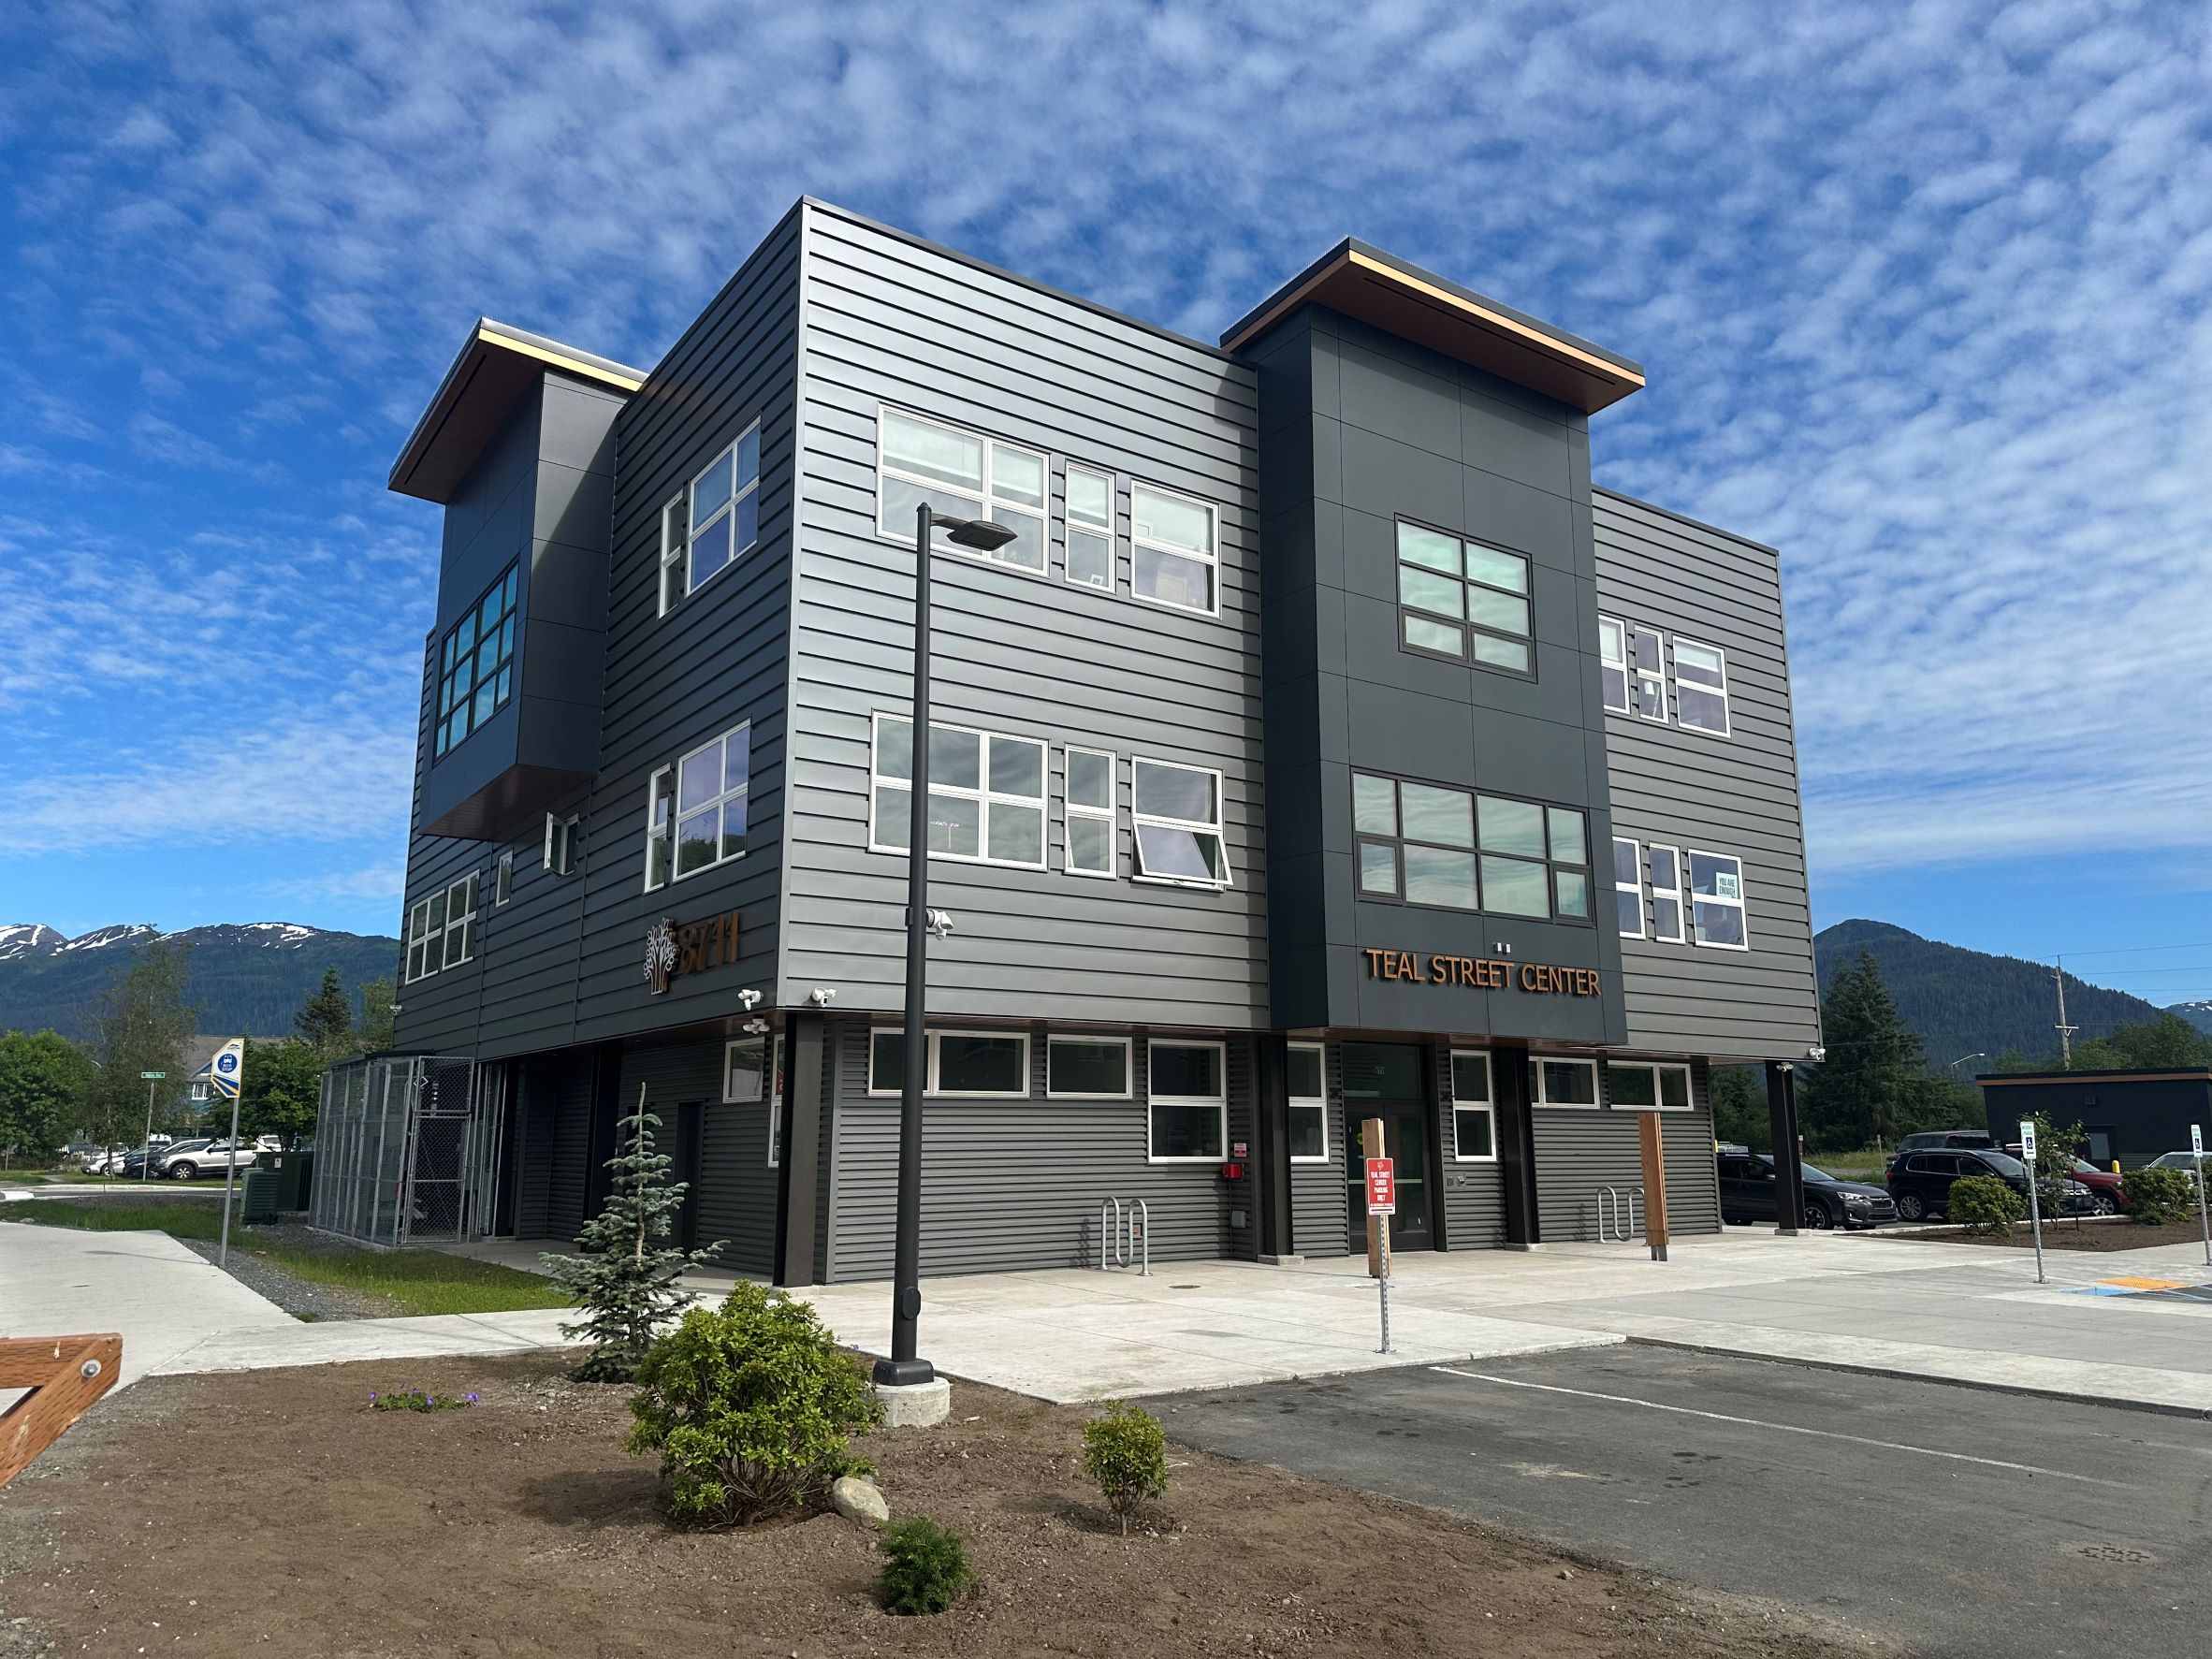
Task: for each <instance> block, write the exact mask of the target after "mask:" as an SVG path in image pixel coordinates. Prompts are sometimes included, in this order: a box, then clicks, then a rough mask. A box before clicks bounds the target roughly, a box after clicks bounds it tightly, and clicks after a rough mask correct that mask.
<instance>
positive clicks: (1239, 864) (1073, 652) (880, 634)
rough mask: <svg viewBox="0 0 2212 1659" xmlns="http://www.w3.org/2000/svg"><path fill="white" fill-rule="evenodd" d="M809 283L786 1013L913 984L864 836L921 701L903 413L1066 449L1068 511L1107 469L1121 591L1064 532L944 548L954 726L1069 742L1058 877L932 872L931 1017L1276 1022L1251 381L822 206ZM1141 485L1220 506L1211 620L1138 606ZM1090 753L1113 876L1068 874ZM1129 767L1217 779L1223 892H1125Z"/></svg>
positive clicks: (1056, 778)
mask: <svg viewBox="0 0 2212 1659" xmlns="http://www.w3.org/2000/svg"><path fill="white" fill-rule="evenodd" d="M805 271H806V277H805V288H804V294H805V305H804V318H805V324H804V355H803V365H804V367H803V385H804V400H805V410H804V416H803V427H804V441H805V446H806V460H805V476H804V481H803V488H804V491H805V501H804V504H803V506H802V508H801V522H800V529H799V549H800V550H799V563H798V605H797V610H796V621H795V629H794V636H793V637H794V647H793V672H792V688H791V698H792V707H791V719H792V749H793V778H794V786H793V792H792V799H791V809H790V812H789V814H788V817H787V819H786V822H785V835H786V854H785V856H786V859H787V862H788V865H789V877H788V880H787V881H786V891H785V896H784V926H785V930H786V931H785V938H784V940H783V950H784V953H783V968H782V971H783V980H782V984H781V998H782V1000H784V1001H785V1002H786V1003H791V1002H795V1001H798V1000H801V999H803V998H804V997H806V996H807V995H808V993H809V992H810V991H811V990H812V989H813V988H814V987H815V986H817V985H822V986H828V987H832V988H835V989H836V990H837V992H838V993H839V997H840V1001H839V1003H838V1007H839V1008H840V1009H848V1008H852V1007H856V1006H857V1007H860V1008H863V1009H866V1008H876V1009H882V1010H890V1009H894V1008H895V1007H897V1006H898V1005H899V1001H900V997H901V986H902V984H903V980H904V942H903V939H902V937H901V935H900V931H899V929H900V919H901V917H902V915H903V910H904V905H905V897H906V880H907V873H906V864H905V860H904V858H903V857H901V856H899V855H896V854H887V853H874V852H870V851H868V846H867V843H868V811H869V761H870V751H869V738H870V716H871V714H872V713H874V712H876V711H879V710H880V711H883V712H888V713H896V714H902V715H903V714H905V713H906V712H908V711H909V709H910V706H911V702H910V698H911V675H912V650H913V633H912V611H911V597H910V596H911V592H912V564H913V555H912V551H911V549H910V547H909V546H906V545H905V544H904V543H903V542H893V541H887V540H884V539H882V538H880V537H879V536H878V535H877V533H876V529H875V517H876V510H877V485H876V476H877V475H876V426H877V420H878V407H879V404H880V403H890V404H894V405H897V406H901V407H904V408H908V409H911V410H914V411H916V412H917V413H920V414H923V415H931V416H934V417H936V418H939V419H941V420H944V421H947V422H950V423H952V424H953V425H956V426H959V427H962V428H965V429H968V430H970V431H975V432H980V433H982V434H984V435H986V436H991V437H997V438H1000V439H1004V440H1007V441H1010V442H1013V443H1018V444H1025V445H1026V446H1028V447H1030V448H1033V449H1037V450H1041V451H1042V452H1044V453H1046V454H1047V455H1048V456H1049V457H1050V467H1051V473H1052V483H1051V486H1050V489H1051V494H1052V497H1053V499H1054V501H1055V502H1058V501H1060V500H1061V498H1062V496H1063V493H1064V490H1065V471H1066V467H1067V464H1068V462H1069V461H1070V460H1074V461H1077V462H1082V463H1086V464H1089V465H1092V466H1095V467H1099V468H1101V469H1105V470H1109V471H1112V472H1113V473H1114V474H1115V475H1116V515H1117V518H1118V519H1119V534H1118V535H1117V539H1116V578H1115V579H1116V591H1115V592H1114V593H1113V594H1111V595H1108V594H1105V593H1100V592H1096V591H1092V590H1089V589H1079V588H1075V587H1071V586H1070V585H1069V584H1068V583H1067V582H1065V581H1064V580H1063V579H1061V578H1062V574H1063V571H1064V560H1065V546H1064V532H1063V531H1062V529H1061V527H1060V526H1059V525H1058V524H1057V523H1056V522H1055V529H1054V532H1053V538H1052V546H1051V549H1050V554H1049V560H1048V562H1049V566H1050V568H1049V571H1048V574H1046V575H1032V574H1030V573H1026V572H1023V571H1019V570H1013V569H1010V568H1007V567H1003V566H999V565H997V564H993V563H989V562H985V561H982V560H971V559H967V558H963V557H959V556H956V555H940V556H939V557H938V558H937V559H936V560H935V561H934V563H933V565H932V580H933V587H934V594H933V604H932V613H933V615H932V624H933V626H932V653H933V662H932V675H931V695H932V698H933V701H934V708H933V716H934V718H935V719H937V720H942V721H946V722H949V723H953V724H957V725H966V726H971V727H976V728H980V729H982V730H984V731H989V732H999V733H1004V734H1007V735H1013V736H1020V737H1026V738H1031V739H1041V740H1042V741H1044V742H1046V743H1048V744H1049V745H1050V746H1051V757H1050V764H1049V765H1048V783H1047V820H1048V822H1047V831H1046V845H1047V868H1045V869H1043V870H1023V869H1011V868H1003V867H998V866H982V865H964V864H957V863H952V862H948V861H944V860H939V861H936V862H934V863H933V864H932V865H931V866H930V881H931V890H932V891H931V902H932V903H933V904H934V905H936V906H938V907H939V908H941V909H944V910H950V911H951V912H952V913H953V918H954V928H953V934H952V936H951V937H950V938H949V939H945V940H943V941H941V942H939V943H936V944H933V945H932V947H931V955H930V1006H931V1010H932V1011H933V1012H943V1013H952V1014H969V1015H978V1016H995V1017H1001V1018H1019V1019H1035V1018H1041V1017H1045V1018H1055V1019H1076V1020H1093V1021H1099V1022H1101V1023H1121V1022H1126V1021H1132V1020H1143V1021H1152V1022H1157V1023H1162V1024H1165V1023H1174V1024H1179V1025H1184V1026H1191V1027H1220V1026H1228V1027H1232V1028H1233V1027H1240V1026H1241V1027H1247V1028H1248V1027H1251V1026H1261V1025H1264V1024H1265V1022H1266V1017H1267V1015H1266V996H1267V987H1266V977H1265V964H1266V957H1267V946H1266V929H1265V871H1264V866H1265V850H1264V840H1263V836H1262V829H1261V825H1262V822H1263V817H1264V806H1263V803H1262V800H1261V798H1260V786H1259V746H1260V738H1259V684H1258V676H1257V670H1258V650H1259V633H1258V627H1259V622H1258V594H1257V572H1258V566H1257V540H1256V534H1255V530H1254V523H1253V518H1254V513H1253V507H1254V451H1253V419H1254V413H1253V411H1254V387H1253V379H1252V374H1251V371H1249V370H1246V369H1244V368H1242V367H1240V366H1238V365H1235V364H1232V363H1230V362H1228V361H1226V360H1225V359H1223V358H1222V357H1219V356H1217V355H1216V354H1214V353H1212V352H1209V351H1207V350H1206V349H1204V348H1202V347H1200V346H1197V345H1195V344H1191V343H1189V342H1180V341H1176V340H1173V339H1171V338H1169V337H1166V336H1163V335H1161V334H1159V333H1157V332H1156V331H1153V330H1150V329H1147V328H1145V327H1142V326H1141V325H1138V324H1134V323H1131V322H1128V321H1126V320H1124V319H1118V318H1113V317H1110V316H1106V315H1103V314H1102V313H1098V312H1095V311H1093V310H1091V309H1089V308H1087V307H1085V306H1084V305H1082V304H1080V303H1078V302H1076V301H1073V300H1070V299H1067V298H1061V297H1058V296H1053V295H1048V294H1044V293H1041V292H1040V291H1038V290H1036V289H1033V288H1031V287H1029V286H1027V285H1026V284H1022V283H1020V282H1018V281H1015V280H1014V279H1011V278H1008V277H1004V276H1000V275H997V274H995V273H991V272H987V271H983V270H981V269H977V268H975V267H973V266H970V265H968V264H967V263H966V262H964V261H961V260H959V259H957V258H954V257H953V256H952V255H946V254H943V253H940V252H937V251H933V250H929V249H925V248H922V247H918V246H916V245H914V244H912V243H910V242H909V241H907V240H904V239H902V238H899V237H897V236H895V235H894V234H892V233H889V232H885V231H881V230H878V229H875V228H873V227H870V226H866V225H863V224H859V223H857V222H855V221H853V220H851V219H850V218H847V217H845V216H843V215H840V214H837V213H836V212H834V211H828V210H823V209H821V208H810V209H809V210H808V222H807V253H806V260H805ZM1132 478H1135V479H1140V480H1142V481H1145V482H1149V483H1154V484H1157V485H1161V486H1164V487H1166V488H1172V489H1177V490H1181V491H1183V492H1186V493H1187V494H1190V495H1194V496H1197V497H1199V498H1201V499H1202V500H1205V501H1208V502H1212V503H1213V504H1214V505H1215V507H1216V508H1217V510H1218V514H1219V519H1218V522H1219V525H1220V538H1219V539H1220V546H1221V555H1222V557H1221V570H1220V585H1221V594H1222V614H1221V616H1220V617H1219V618H1205V617H1199V616H1192V615H1186V614H1182V613H1178V612H1174V611H1170V610H1163V609H1161V608H1159V607H1157V606H1154V605H1149V604H1144V603H1142V602H1141V601H1138V600H1136V599H1135V598H1133V597H1132V596H1131V594H1130V592H1129V586H1128V585H1129V569H1130V545H1129V541H1128V489H1129V485H1130V481H1131V479H1132ZM1055 512H1056V508H1055ZM1070 744H1073V745H1075V746H1078V747H1089V748H1096V749H1108V750H1111V751H1113V754H1114V756H1115V758H1116V767H1115V773H1116V779H1115V785H1116V789H1115V793H1116V806H1117V823H1116V831H1117V833H1116V843H1117V846H1116V864H1117V872H1118V873H1117V876H1116V878H1115V879H1114V880H1111V881H1107V880H1096V879H1090V878H1084V877H1082V876H1071V875H1069V874H1066V873H1065V872H1064V871H1063V870H1062V869H1061V868H1060V865H1061V863H1062V860H1063V854H1064V837H1065V827H1064V826H1065V819H1064V814H1063V810H1062V808H1063V804H1064V790H1065V774H1064V770H1063V767H1064V757H1063V754H1062V752H1061V751H1062V750H1063V749H1064V748H1065V747H1066V746H1067V745H1070ZM1139 755H1142V756H1144V757H1147V758H1151V759H1157V760H1163V761H1173V762H1182V763H1186V764H1195V765H1204V766H1208V767H1212V768H1216V769H1219V770H1220V771H1221V772H1222V773H1223V795H1224V800H1223V829H1224V840H1225V844H1226V848H1227V851H1228V856H1229V861H1230V869H1231V872H1232V876H1233V884H1232V885H1231V886H1230V888H1229V889H1228V890H1226V891H1224V892H1219V893H1215V892H1210V891H1202V890H1188V889H1180V888H1172V887H1163V886H1154V885H1146V884H1142V883H1138V882H1135V881H1132V880H1129V879H1128V871H1129V870H1130V868H1131V867H1132V860H1133V856H1134V854H1133V849H1132V842H1131V827H1130V818H1129V809H1130V788H1131V771H1130V767H1131V762H1132V760H1133V758H1134V757H1136V756H1139ZM901 838H902V839H903V833H902V837H901ZM1100 1144H1102V1143H1100ZM1085 1156H1089V1153H1088V1152H1086V1153H1085Z"/></svg>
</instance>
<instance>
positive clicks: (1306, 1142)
mask: <svg viewBox="0 0 2212 1659" xmlns="http://www.w3.org/2000/svg"><path fill="white" fill-rule="evenodd" d="M1287 1073H1288V1083H1289V1095H1290V1118H1289V1133H1288V1136H1287V1137H1286V1139H1287V1140H1288V1142H1289V1148H1290V1161H1291V1162H1292V1163H1294V1164H1325V1163H1327V1162H1328V1161H1329V1083H1328V1075H1329V1073H1328V1054H1327V1052H1326V1050H1325V1049H1324V1048H1323V1046H1322V1045H1321V1044H1320V1043H1317V1042H1294V1043H1292V1044H1290V1047H1289V1059H1288V1066H1287Z"/></svg>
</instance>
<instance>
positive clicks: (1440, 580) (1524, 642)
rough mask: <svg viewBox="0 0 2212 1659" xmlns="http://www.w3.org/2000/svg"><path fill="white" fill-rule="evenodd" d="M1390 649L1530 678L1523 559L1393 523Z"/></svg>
mask: <svg viewBox="0 0 2212 1659" xmlns="http://www.w3.org/2000/svg"><path fill="white" fill-rule="evenodd" d="M1398 643H1399V644H1400V645H1401V646H1403V647H1404V648H1405V649H1406V650H1409V651H1418V652H1420V653H1421V654H1422V655H1424V656H1431V657H1447V658H1449V659H1450V660H1451V661H1452V662H1467V663H1472V664H1473V665H1474V666H1475V667H1477V668H1492V669H1496V670H1498V671H1499V672H1501V673H1505V674H1518V675H1521V676H1522V677H1526V678H1530V679H1534V678H1535V672H1536V658H1535V630H1534V629H1533V627H1532V626H1531V623H1530V619H1529V561H1528V558H1527V556H1526V555H1525V554H1521V553H1515V552H1513V551H1511V550H1510V549H1509V548H1506V547H1493V546H1491V545H1490V544H1489V543H1487V542H1478V541H1474V540H1471V539H1470V538H1468V537H1465V536H1458V535H1452V534H1450V533H1449V532H1448V531H1440V530H1431V529H1430V528H1429V527H1428V526H1426V525H1422V524H1414V523H1410V522H1408V521H1407V520H1405V519H1403V518H1401V519H1400V520H1399V521H1398Z"/></svg>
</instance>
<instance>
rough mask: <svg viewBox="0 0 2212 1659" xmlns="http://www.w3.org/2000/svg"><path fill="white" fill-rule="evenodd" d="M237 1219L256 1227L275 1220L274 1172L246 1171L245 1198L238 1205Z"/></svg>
mask: <svg viewBox="0 0 2212 1659" xmlns="http://www.w3.org/2000/svg"><path fill="white" fill-rule="evenodd" d="M239 1218H240V1220H242V1221H243V1222H244V1223H245V1224H246V1225H247V1226H248V1227H256V1226H260V1225H263V1224H265V1223H268V1222H271V1221H274V1220H275V1219H276V1218H277V1174H276V1171H274V1170H248V1171H246V1181H245V1196H244V1198H243V1199H241V1200H240V1203H239Z"/></svg>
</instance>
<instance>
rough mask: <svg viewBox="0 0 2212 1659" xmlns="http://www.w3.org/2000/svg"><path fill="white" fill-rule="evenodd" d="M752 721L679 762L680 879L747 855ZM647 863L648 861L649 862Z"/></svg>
mask: <svg viewBox="0 0 2212 1659" xmlns="http://www.w3.org/2000/svg"><path fill="white" fill-rule="evenodd" d="M751 767H752V722H751V721H750V720H744V721H741V722H740V723H739V724H737V725H735V726H734V727H732V728H731V729H730V730H729V731H727V732H724V733H723V734H722V735H720V737H717V738H716V739H715V740H714V741H713V742H712V743H702V744H701V745H700V746H699V747H698V748H697V749H693V750H691V753H690V754H688V755H686V756H684V758H683V759H682V760H680V761H678V762H677V764H676V880H678V881H680V880H683V879H684V878H685V877H686V876H694V875H697V874H698V873H699V872H700V871H701V870H706V869H712V868H713V867H714V866H716V865H718V864H721V863H724V862H726V861H727V860H730V859H733V858H743V857H744V856H745V813H746V807H747V804H748V801H749V796H750V793H751V789H750V775H751ZM648 862H649V860H648Z"/></svg>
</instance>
